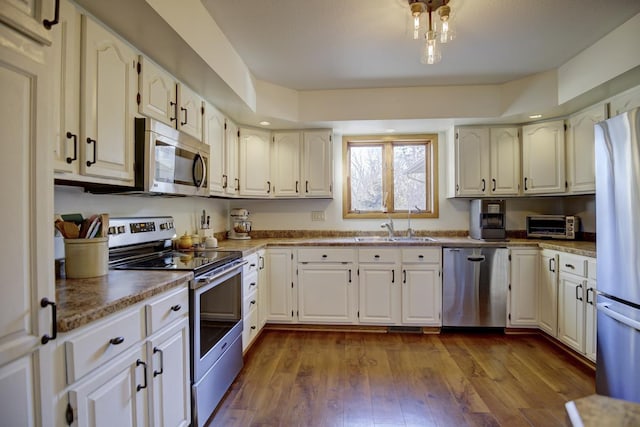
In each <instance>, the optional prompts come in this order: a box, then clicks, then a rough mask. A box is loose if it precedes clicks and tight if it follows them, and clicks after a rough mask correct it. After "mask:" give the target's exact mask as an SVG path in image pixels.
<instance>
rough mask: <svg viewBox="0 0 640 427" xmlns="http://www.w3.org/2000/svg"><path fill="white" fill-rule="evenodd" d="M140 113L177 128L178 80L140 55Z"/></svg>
mask: <svg viewBox="0 0 640 427" xmlns="http://www.w3.org/2000/svg"><path fill="white" fill-rule="evenodd" d="M138 61H139V62H140V74H139V76H138V95H139V96H140V102H139V103H138V112H139V113H140V114H142V115H145V116H147V117H151V118H153V119H156V120H159V121H161V122H162V123H164V124H166V125H168V126H171V127H175V126H176V80H175V79H174V78H173V76H172V75H171V74H169V73H167V72H166V71H164V70H163V69H162V68H160V67H159V66H158V65H156V64H155V63H153V62H151V61H150V60H149V59H147V58H145V57H144V56H142V55H140V57H139V59H138Z"/></svg>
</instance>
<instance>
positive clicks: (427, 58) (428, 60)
mask: <svg viewBox="0 0 640 427" xmlns="http://www.w3.org/2000/svg"><path fill="white" fill-rule="evenodd" d="M407 1H408V3H409V8H410V9H411V29H412V37H413V39H414V40H423V41H424V45H423V49H422V54H421V56H420V62H422V63H423V64H436V63H438V62H440V60H441V59H442V53H441V52H440V44H441V43H447V42H448V41H450V40H453V39H454V38H455V30H454V28H453V25H452V23H451V7H450V6H449V0H407ZM434 12H436V13H435V14H434Z"/></svg>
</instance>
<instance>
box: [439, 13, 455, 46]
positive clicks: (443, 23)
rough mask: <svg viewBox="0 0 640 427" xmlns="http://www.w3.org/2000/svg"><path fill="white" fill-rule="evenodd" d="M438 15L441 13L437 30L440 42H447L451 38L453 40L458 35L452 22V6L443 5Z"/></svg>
mask: <svg viewBox="0 0 640 427" xmlns="http://www.w3.org/2000/svg"><path fill="white" fill-rule="evenodd" d="M438 15H440V20H439V22H438V24H437V25H438V29H437V31H438V35H439V38H440V43H446V42H448V41H449V40H453V39H454V38H455V37H456V32H455V29H454V28H453V25H452V24H451V8H450V7H449V6H447V5H444V6H441V7H440V8H439V9H438Z"/></svg>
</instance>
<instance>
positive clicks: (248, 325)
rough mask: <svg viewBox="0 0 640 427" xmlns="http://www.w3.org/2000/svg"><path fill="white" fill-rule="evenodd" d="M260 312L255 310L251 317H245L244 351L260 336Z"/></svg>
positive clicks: (243, 331) (243, 330)
mask: <svg viewBox="0 0 640 427" xmlns="http://www.w3.org/2000/svg"><path fill="white" fill-rule="evenodd" d="M258 332H259V328H258V310H253V311H252V312H251V313H249V316H247V317H245V319H244V325H243V329H242V350H246V348H247V347H248V346H249V344H251V342H252V341H253V340H254V339H255V337H256V336H258Z"/></svg>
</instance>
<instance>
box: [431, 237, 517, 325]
mask: <svg viewBox="0 0 640 427" xmlns="http://www.w3.org/2000/svg"><path fill="white" fill-rule="evenodd" d="M443 267H444V272H443V286H442V288H443V289H442V294H443V299H442V312H443V317H442V326H445V327H447V326H455V327H471V326H473V327H476V326H481V327H500V328H504V327H505V326H506V322H507V287H508V283H509V275H508V271H509V250H508V249H507V248H487V247H481V248H444V249H443Z"/></svg>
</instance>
